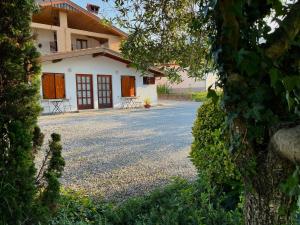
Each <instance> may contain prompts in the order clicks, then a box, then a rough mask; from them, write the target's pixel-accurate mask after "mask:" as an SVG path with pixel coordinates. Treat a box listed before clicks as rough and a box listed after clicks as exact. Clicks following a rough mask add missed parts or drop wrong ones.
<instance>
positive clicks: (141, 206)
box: [50, 179, 241, 225]
mask: <svg viewBox="0 0 300 225" xmlns="http://www.w3.org/2000/svg"><path fill="white" fill-rule="evenodd" d="M50 224H51V225H58V224H59V225H69V224H70V225H71V224H81V225H83V224H97V225H98V224H99V225H102V224H103V225H104V224H105V225H140V224H145V225H151V224H153V225H154V224H155V225H174V224H182V225H193V224H195V225H196V224H202V225H211V224H222V225H233V224H234V225H239V224H241V214H240V212H239V211H238V210H233V211H225V210H224V209H222V208H221V207H219V205H218V204H214V205H213V204H211V199H210V196H209V194H207V193H205V192H203V188H202V184H201V183H200V182H193V183H189V182H188V181H186V180H182V179H176V180H175V181H174V182H173V183H172V184H170V185H168V186H166V187H165V188H163V189H157V190H155V191H153V192H151V193H150V194H148V195H146V196H143V197H137V198H131V199H129V200H127V201H125V202H124V203H120V204H119V205H112V204H108V203H104V202H102V201H99V200H95V199H91V198H89V197H84V196H82V195H80V194H76V193H74V192H67V193H66V192H65V194H64V195H63V197H62V199H61V208H60V210H59V212H58V213H57V216H56V217H55V218H54V219H53V220H52V221H51V223H50Z"/></svg>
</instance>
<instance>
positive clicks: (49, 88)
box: [42, 74, 55, 99]
mask: <svg viewBox="0 0 300 225" xmlns="http://www.w3.org/2000/svg"><path fill="white" fill-rule="evenodd" d="M42 85H43V98H44V99H52V98H55V86H54V76H53V74H43V81H42Z"/></svg>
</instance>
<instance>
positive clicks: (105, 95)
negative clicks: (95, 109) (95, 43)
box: [97, 75, 113, 109]
mask: <svg viewBox="0 0 300 225" xmlns="http://www.w3.org/2000/svg"><path fill="white" fill-rule="evenodd" d="M97 86H98V106H99V109H103V108H112V106H113V102H112V78H111V75H98V76H97Z"/></svg>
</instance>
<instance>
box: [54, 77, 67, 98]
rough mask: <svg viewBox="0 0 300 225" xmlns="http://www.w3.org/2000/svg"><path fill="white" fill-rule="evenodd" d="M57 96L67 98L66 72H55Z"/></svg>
mask: <svg viewBox="0 0 300 225" xmlns="http://www.w3.org/2000/svg"><path fill="white" fill-rule="evenodd" d="M55 93H56V98H65V77H64V74H55Z"/></svg>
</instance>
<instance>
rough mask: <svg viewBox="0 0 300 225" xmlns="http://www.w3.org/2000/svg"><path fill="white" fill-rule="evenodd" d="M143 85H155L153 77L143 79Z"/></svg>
mask: <svg viewBox="0 0 300 225" xmlns="http://www.w3.org/2000/svg"><path fill="white" fill-rule="evenodd" d="M143 84H145V85H148V84H155V77H143Z"/></svg>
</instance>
